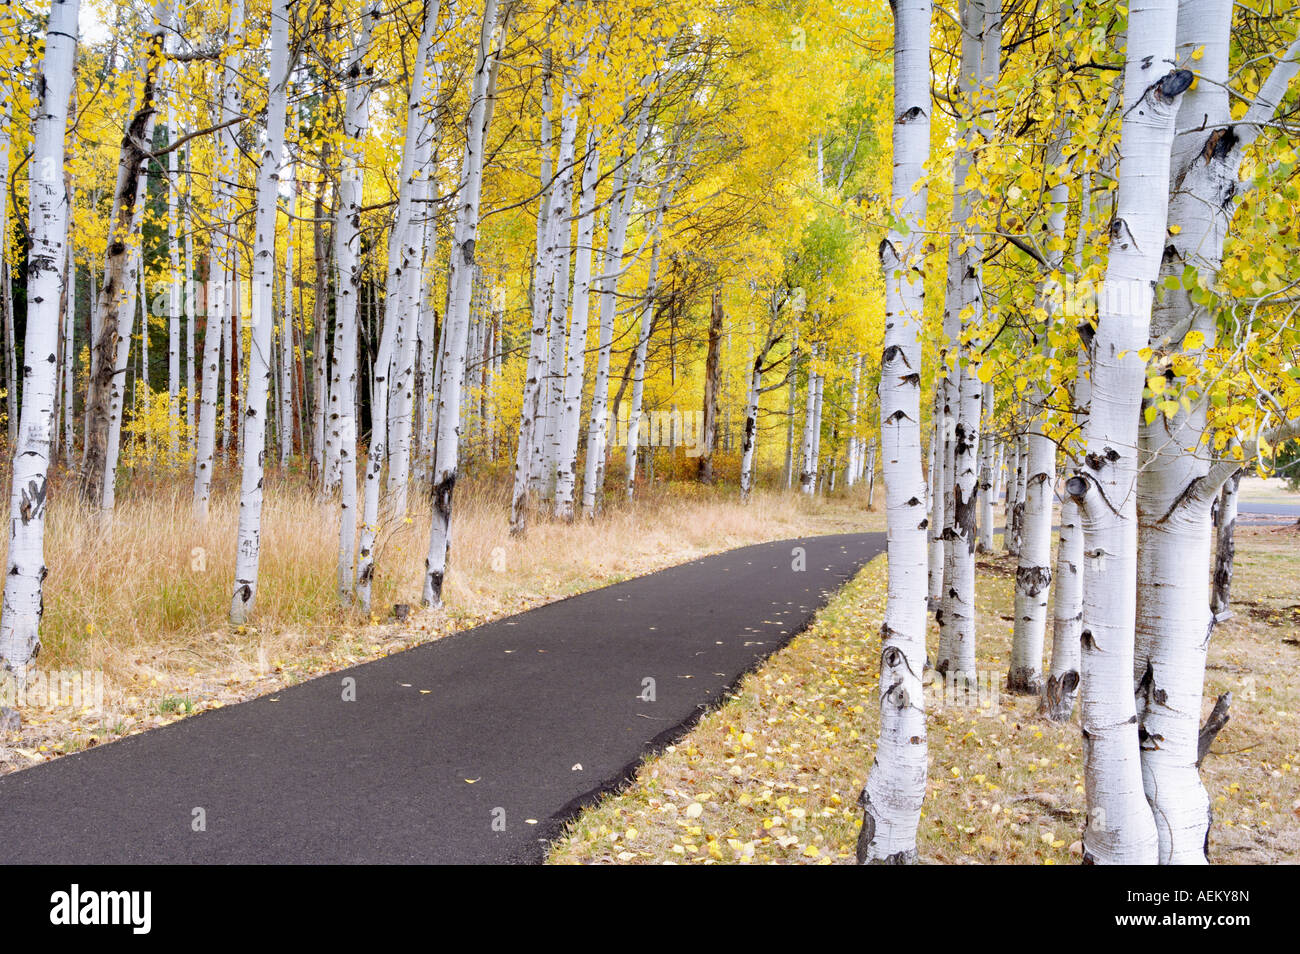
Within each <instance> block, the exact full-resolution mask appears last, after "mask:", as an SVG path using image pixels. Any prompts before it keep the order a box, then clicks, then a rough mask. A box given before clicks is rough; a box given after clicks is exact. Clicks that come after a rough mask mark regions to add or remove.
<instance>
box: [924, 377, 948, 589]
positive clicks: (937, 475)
mask: <svg viewBox="0 0 1300 954" xmlns="http://www.w3.org/2000/svg"><path fill="white" fill-rule="evenodd" d="M932 422H933V423H932V425H931V428H930V454H929V456H930V469H929V480H928V481H927V482H926V486H925V490H926V491H927V493H928V498H929V499H928V501H927V505H928V506H927V514H928V516H927V518H926V520H927V523H926V607H927V608H928V609H929V610H930V612H936V611H938V609H939V607H940V606H941V605H942V601H943V577H944V571H945V569H946V567H945V565H944V564H945V559H944V556H945V553H944V546H943V527H944V522H945V513H946V511H945V502H946V495H945V494H944V487H945V485H946V481H947V473H946V471H947V467H946V465H947V455H948V440H947V437H946V434H947V431H948V415H947V412H946V410H945V407H944V384H943V382H942V381H941V380H939V381H936V382H935V387H934V415H933V417H932Z"/></svg>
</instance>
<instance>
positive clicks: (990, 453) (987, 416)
mask: <svg viewBox="0 0 1300 954" xmlns="http://www.w3.org/2000/svg"><path fill="white" fill-rule="evenodd" d="M980 404H981V406H982V408H983V412H984V442H983V443H982V444H981V445H980V519H979V540H978V543H977V544H976V550H978V551H979V552H980V553H992V552H993V500H994V497H995V496H996V495H997V482H998V477H997V447H996V446H995V442H994V441H993V439H992V437H991V436H990V435H991V434H992V433H993V382H992V381H990V382H988V383H987V384H985V385H984V395H983V398H982V399H981V401H980Z"/></svg>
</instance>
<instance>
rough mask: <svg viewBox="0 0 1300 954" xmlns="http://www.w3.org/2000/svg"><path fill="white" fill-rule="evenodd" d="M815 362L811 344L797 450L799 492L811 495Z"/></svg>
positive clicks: (814, 353) (815, 383)
mask: <svg viewBox="0 0 1300 954" xmlns="http://www.w3.org/2000/svg"><path fill="white" fill-rule="evenodd" d="M816 363H817V346H816V345H813V346H812V350H811V352H810V353H809V361H808V383H807V385H805V397H804V414H803V442H802V445H801V450H800V452H799V460H800V461H801V463H800V465H799V490H800V492H801V493H804V494H808V495H811V494H812V492H813V487H814V484H815V483H816V481H817V464H816V458H815V456H814V455H815V453H816V451H815V448H814V446H813V445H814V443H815V441H816V437H815V433H816V430H817V425H818V423H819V422H818V421H817V372H816V370H815V365H816Z"/></svg>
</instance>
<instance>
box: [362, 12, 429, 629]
mask: <svg viewBox="0 0 1300 954" xmlns="http://www.w3.org/2000/svg"><path fill="white" fill-rule="evenodd" d="M439 8H440V4H439V3H438V2H437V0H434V2H433V3H430V4H429V5H428V6H427V7H426V8H425V17H424V26H423V29H422V30H421V32H420V39H419V41H418V42H417V44H416V50H415V62H414V64H413V65H412V68H411V88H410V90H409V91H408V93H407V101H406V135H405V139H404V142H403V144H402V164H401V173H400V178H399V180H398V194H397V214H396V216H395V217H394V220H393V228H392V231H391V232H390V233H389V239H388V274H387V277H386V280H385V285H384V288H385V294H384V317H383V322H384V324H383V328H382V330H381V332H380V337H379V350H378V352H377V353H376V355H375V365H374V392H373V394H372V395H371V403H370V415H371V416H370V420H371V429H370V449H369V452H368V453H367V455H366V481H365V503H364V510H363V513H362V518H361V560H360V565H359V566H358V570H357V604H358V605H359V606H360V607H361V610H362V612H364V613H369V612H370V588H371V583H372V582H373V580H374V575H375V538H376V536H377V534H378V532H379V494H380V477H381V476H382V474H383V470H384V458H385V456H386V453H387V450H388V448H387V442H386V440H385V422H387V421H388V402H389V397H390V396H391V394H392V389H393V387H394V386H395V384H396V382H393V381H392V380H391V370H392V366H393V363H394V357H395V354H394V352H395V345H396V338H397V336H398V334H399V333H400V332H401V331H403V330H405V331H407V332H408V333H409V332H412V331H413V330H414V328H413V327H412V325H411V324H410V321H409V316H412V315H414V313H415V309H414V307H413V306H414V294H413V291H412V289H413V280H414V279H417V278H418V277H419V274H420V265H421V263H422V262H423V261H424V250H423V249H422V248H421V247H420V240H421V238H422V237H423V235H424V230H423V229H422V228H420V223H419V221H418V220H417V219H416V218H415V215H414V209H413V208H412V205H413V203H412V199H413V198H414V196H415V193H416V192H417V176H418V175H420V174H421V173H422V172H423V170H424V167H425V165H426V164H427V163H426V160H427V155H426V154H425V152H424V150H425V149H427V147H428V145H429V142H428V126H427V124H426V123H425V121H424V119H423V117H422V111H423V108H424V92H425V70H426V65H427V62H428V58H429V48H430V46H431V44H432V42H433V31H434V27H435V26H436V25H437V22H438V13H439ZM403 325H405V328H403ZM399 361H400V359H399ZM396 386H400V385H396ZM407 386H408V387H409V380H408V382H407ZM405 411H406V418H405V423H406V427H405V428H404V431H403V435H404V438H405V440H406V441H407V445H406V446H407V451H408V452H409V450H410V443H409V441H410V405H409V402H408V404H407V406H406V408H405ZM408 460H409V457H408ZM395 481H400V486H401V489H402V495H403V497H405V490H406V485H407V474H406V473H405V472H403V473H400V474H398V475H397V477H396V478H395ZM391 489H393V488H392V487H391V486H390V490H391ZM402 505H403V510H404V509H405V501H404V500H403V501H402Z"/></svg>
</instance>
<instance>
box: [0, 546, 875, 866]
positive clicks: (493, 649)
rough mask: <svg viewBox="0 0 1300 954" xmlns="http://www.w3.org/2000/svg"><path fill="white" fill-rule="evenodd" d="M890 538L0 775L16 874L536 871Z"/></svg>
mask: <svg viewBox="0 0 1300 954" xmlns="http://www.w3.org/2000/svg"><path fill="white" fill-rule="evenodd" d="M884 544H885V537H884V534H883V533H867V534H845V535H840V536H827V537H810V538H808V539H805V540H786V541H783V542H780V543H769V544H761V545H758V546H752V547H746V548H744V549H740V550H732V551H730V552H728V553H723V554H720V555H718V556H714V557H708V558H705V559H702V560H696V561H695V562H693V563H688V564H685V565H684V566H679V567H674V568H672V569H668V570H664V571H662V572H659V573H654V574H651V575H650V576H645V577H640V578H638V579H635V580H630V581H627V582H625V583H619V584H616V585H614V586H609V587H606V588H604V589H600V590H596V591H594V592H591V593H586V594H583V595H581V596H575V597H572V598H570V599H566V600H561V601H560V602H557V603H552V604H550V605H548V606H543V607H540V608H539V609H535V610H532V611H530V612H527V613H523V614H521V615H519V616H514V617H511V618H509V619H504V620H500V621H498V622H496V623H490V624H488V625H485V626H480V627H478V628H476V629H472V630H468V631H466V632H463V633H458V634H456V635H453V636H449V637H447V638H445V639H442V640H439V641H437V642H432V643H427V644H425V645H423V646H418V647H416V648H414V649H411V650H408V651H406V652H402V653H397V654H395V655H392V656H388V657H386V658H384V659H380V660H377V661H375V662H371V663H365V664H363V665H360V666H356V667H353V668H351V669H347V670H343V671H341V672H337V673H334V674H332V675H329V676H322V677H320V678H318V679H313V680H311V681H310V682H306V683H302V684H301V685H298V686H295V687H293V688H291V689H286V690H284V691H282V692H279V693H276V694H274V695H272V696H263V697H261V698H258V699H254V700H252V701H250V702H246V703H242V704H240V705H235V706H229V707H227V708H224V709H217V710H213V711H210V712H205V713H201V714H199V715H196V716H193V717H191V718H188V719H184V720H182V721H180V722H178V723H176V724H174V725H171V726H167V727H166V728H162V729H156V730H153V731H151V732H145V733H142V734H140V735H137V736H132V737H130V738H127V739H123V740H121V741H119V742H115V743H113V744H111V745H105V746H103V747H100V748H94V749H90V750H89V751H86V752H83V753H79V754H77V755H72V756H67V757H65V758H61V759H58V760H56V761H54V762H50V763H46V764H43V765H40V766H36V767H34V768H31V769H27V770H26V771H22V772H17V773H14V774H12V775H9V776H6V777H4V778H0V863H5V864H10V863H21V862H29V863H30V862H36V863H39V862H60V863H102V862H128V863H130V862H207V863H213V862H215V863H223V862H236V863H238V862H280V863H284V862H303V863H314V862H537V861H540V860H542V858H543V856H544V854H545V850H546V843H547V841H548V840H549V839H551V838H553V837H555V836H556V835H557V834H558V833H559V832H560V830H561V829H562V827H563V825H564V823H565V822H566V821H567V820H569V819H570V818H572V817H573V815H574V814H575V813H576V811H577V810H578V809H579V808H580V807H581V806H582V805H584V804H586V803H588V802H590V801H591V800H593V799H594V798H595V797H597V796H598V795H599V794H600V793H601V792H603V791H606V790H608V789H610V788H611V787H616V786H617V785H619V784H621V783H622V782H623V781H624V780H625V779H627V778H628V777H629V776H630V774H631V772H632V771H633V770H634V769H635V767H636V765H637V764H638V763H639V762H640V760H641V759H642V758H643V757H644V755H645V754H646V753H647V752H649V751H650V750H652V749H654V748H655V747H657V746H660V745H663V744H665V743H666V742H667V741H668V740H671V739H673V738H676V737H677V736H679V735H680V734H681V733H682V732H683V731H684V730H685V729H687V728H689V726H690V725H692V724H693V723H694V721H695V720H696V719H697V718H698V717H699V715H700V714H701V713H702V712H703V711H704V710H705V709H706V708H707V707H709V706H711V705H713V704H715V703H717V702H718V701H719V700H720V699H722V697H723V696H724V694H725V693H726V691H727V689H728V688H729V687H731V686H732V685H734V684H735V682H736V681H737V680H738V679H739V677H740V676H741V675H742V674H743V673H745V672H746V671H747V670H749V669H751V668H753V667H754V666H756V665H757V664H758V663H759V662H761V661H762V660H763V659H764V658H765V657H766V656H768V655H769V654H771V653H772V652H773V651H775V650H776V649H778V648H779V647H780V646H781V645H782V644H783V643H785V642H786V641H787V640H789V639H790V638H791V637H792V636H793V635H794V634H796V633H798V632H799V631H800V630H801V629H803V628H804V627H805V626H806V625H807V624H808V622H809V620H810V618H811V617H812V615H813V614H814V613H815V612H816V611H817V610H818V609H819V608H820V607H821V606H823V605H824V604H825V602H826V601H827V599H828V598H829V596H830V594H831V593H832V592H833V591H834V590H835V589H836V588H837V587H839V586H840V585H841V584H842V583H844V582H845V581H846V580H847V579H848V578H849V577H851V576H852V575H853V574H854V573H855V572H856V571H857V569H858V568H859V567H861V566H862V565H863V564H864V563H865V562H866V561H867V560H869V559H870V558H871V557H873V556H875V555H876V554H877V553H880V552H882V551H883V549H884ZM797 547H802V548H803V551H804V557H803V559H804V561H805V565H806V569H805V570H803V571H802V572H796V571H795V570H794V569H793V566H794V565H795V563H796V560H797V559H798V554H797V552H796V550H795V548H797ZM347 679H354V680H355V689H356V700H355V701H352V702H347V701H344V700H343V695H344V689H343V686H344V682H345V680H347ZM646 679H653V680H654V690H655V693H654V698H655V701H653V702H649V701H643V700H642V698H641V696H642V694H643V692H644V686H645V685H646V683H645V682H644V680H646ZM467 780H473V783H472V784H471V783H470V781H467ZM196 809H202V810H203V817H204V820H205V823H206V830H205V831H194V830H193V828H194V821H193V819H194V816H195V810H196ZM530 820H531V821H530ZM494 821H495V822H497V826H496V827H500V823H501V822H502V821H504V830H494Z"/></svg>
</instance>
